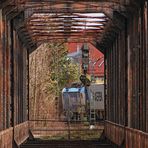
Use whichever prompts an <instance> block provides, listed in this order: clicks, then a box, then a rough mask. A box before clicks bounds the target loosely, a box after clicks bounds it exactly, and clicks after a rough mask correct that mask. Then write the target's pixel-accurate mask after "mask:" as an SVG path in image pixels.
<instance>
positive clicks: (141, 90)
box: [105, 1, 148, 148]
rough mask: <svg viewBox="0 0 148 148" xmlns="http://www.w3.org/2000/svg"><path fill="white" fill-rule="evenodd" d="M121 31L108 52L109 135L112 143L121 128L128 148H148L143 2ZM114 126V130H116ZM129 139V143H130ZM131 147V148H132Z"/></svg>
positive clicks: (146, 40) (145, 12) (147, 50)
mask: <svg viewBox="0 0 148 148" xmlns="http://www.w3.org/2000/svg"><path fill="white" fill-rule="evenodd" d="M124 18H125V22H123V23H125V28H124V29H123V30H120V31H119V33H118V35H117V36H116V39H115V40H114V42H113V43H112V46H111V47H110V48H109V49H107V51H106V55H105V57H106V59H107V66H106V67H107V76H106V77H107V84H106V85H107V97H106V102H107V103H106V115H107V116H106V119H107V120H108V121H111V122H112V124H109V122H107V123H106V135H107V137H108V138H109V139H111V140H112V141H113V142H115V143H117V144H119V143H120V140H118V139H116V137H113V136H111V132H112V134H113V135H114V134H115V135H118V136H117V137H120V136H121V137H123V134H122V132H120V130H121V129H122V130H123V128H119V126H118V125H120V126H121V127H122V126H123V127H124V129H125V136H124V140H126V141H127V143H126V147H127V148H131V147H134V148H135V147H137V145H136V143H137V140H141V141H140V142H139V148H143V147H146V146H147V142H146V140H147V133H146V132H148V91H147V90H148V38H147V35H148V28H147V26H148V23H147V18H148V7H147V2H146V1H145V2H144V3H142V2H141V4H140V5H139V8H137V9H135V10H134V12H133V13H131V14H129V17H128V18H126V17H124ZM113 124H114V126H113ZM129 138H130V140H128V139H129ZM131 145H132V146H131Z"/></svg>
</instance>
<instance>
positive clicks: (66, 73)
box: [48, 42, 79, 96]
mask: <svg viewBox="0 0 148 148" xmlns="http://www.w3.org/2000/svg"><path fill="white" fill-rule="evenodd" d="M48 48H49V49H50V59H49V68H50V83H49V86H48V90H49V91H51V93H54V94H55V95H56V96H59V94H60V92H61V91H62V89H63V88H64V87H66V86H67V85H70V84H71V83H72V82H76V81H78V80H79V65H78V64H75V63H73V62H72V61H71V60H70V59H69V58H67V53H68V50H67V48H66V45H65V44H63V43H59V42H58V43H57V42H53V43H49V44H48Z"/></svg>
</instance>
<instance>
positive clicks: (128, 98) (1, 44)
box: [0, 0, 148, 148]
mask: <svg viewBox="0 0 148 148" xmlns="http://www.w3.org/2000/svg"><path fill="white" fill-rule="evenodd" d="M147 27H148V3H147V1H146V0H141V1H139V0H60V1H59V0H43V1H39V0H0V148H11V147H14V146H15V147H18V146H19V145H20V144H21V143H23V142H24V141H25V140H26V139H27V138H28V137H29V129H31V126H30V125H31V122H30V121H29V114H28V112H29V101H28V99H29V88H28V85H29V54H30V53H31V52H32V51H34V50H35V49H37V47H39V46H40V45H41V44H43V43H45V42H50V41H53V40H56V41H57V42H58V41H62V42H82V43H91V44H93V45H94V46H95V47H97V48H98V49H99V50H101V51H102V52H103V53H104V56H105V129H104V136H105V137H106V138H107V139H109V140H110V141H112V142H113V143H115V144H116V145H118V146H119V147H120V146H122V147H126V148H148V134H147V133H148V91H147V90H148V28H147Z"/></svg>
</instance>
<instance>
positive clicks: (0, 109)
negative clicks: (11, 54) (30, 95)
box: [0, 9, 3, 130]
mask: <svg viewBox="0 0 148 148" xmlns="http://www.w3.org/2000/svg"><path fill="white" fill-rule="evenodd" d="M2 34H3V21H2V10H1V9H0V130H2V129H3V126H2V124H3V116H2V110H3V107H2V70H3V69H2V54H3V53H2Z"/></svg>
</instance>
